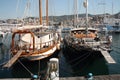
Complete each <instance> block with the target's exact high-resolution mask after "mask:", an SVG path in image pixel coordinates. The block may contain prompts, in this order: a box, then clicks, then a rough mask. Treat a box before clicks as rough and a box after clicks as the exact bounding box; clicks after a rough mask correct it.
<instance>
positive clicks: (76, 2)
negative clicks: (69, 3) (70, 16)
mask: <svg viewBox="0 0 120 80" xmlns="http://www.w3.org/2000/svg"><path fill="white" fill-rule="evenodd" d="M77 22H78V0H75V1H74V26H75V27H76V28H77V26H78V25H77Z"/></svg>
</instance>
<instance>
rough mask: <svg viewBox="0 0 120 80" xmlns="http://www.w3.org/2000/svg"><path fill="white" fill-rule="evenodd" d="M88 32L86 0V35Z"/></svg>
mask: <svg viewBox="0 0 120 80" xmlns="http://www.w3.org/2000/svg"><path fill="white" fill-rule="evenodd" d="M87 34H88V0H86V35H87Z"/></svg>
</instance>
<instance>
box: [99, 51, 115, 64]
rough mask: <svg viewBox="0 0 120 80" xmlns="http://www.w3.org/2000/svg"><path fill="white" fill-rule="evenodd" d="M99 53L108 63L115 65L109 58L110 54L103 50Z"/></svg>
mask: <svg viewBox="0 0 120 80" xmlns="http://www.w3.org/2000/svg"><path fill="white" fill-rule="evenodd" d="M100 51H101V53H102V55H103V56H104V58H105V59H106V61H107V62H108V63H116V62H115V60H114V59H113V58H112V57H111V56H110V54H109V53H108V52H107V51H103V50H100Z"/></svg>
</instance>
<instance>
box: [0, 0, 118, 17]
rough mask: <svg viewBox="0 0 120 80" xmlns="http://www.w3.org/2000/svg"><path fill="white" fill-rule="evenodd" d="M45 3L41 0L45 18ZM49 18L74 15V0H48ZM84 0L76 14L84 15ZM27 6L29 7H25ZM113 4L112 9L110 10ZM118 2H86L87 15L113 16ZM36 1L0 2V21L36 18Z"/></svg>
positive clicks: (111, 0)
mask: <svg viewBox="0 0 120 80" xmlns="http://www.w3.org/2000/svg"><path fill="white" fill-rule="evenodd" d="M45 1H46V0H42V11H43V12H42V14H43V16H45ZM48 1H49V16H51V15H53V16H59V15H70V14H74V6H73V5H74V4H73V1H75V0H48ZM83 1H84V0H78V2H77V4H78V10H77V12H78V13H85V8H84V7H83ZM27 4H29V7H28V6H27ZM112 4H113V9H112ZM119 4H120V0H88V13H90V14H103V13H110V14H112V13H113V14H115V13H118V12H119V11H120V5H119ZM38 14H39V13H38V0H0V19H11V18H24V17H26V16H34V17H38V16H39V15H38Z"/></svg>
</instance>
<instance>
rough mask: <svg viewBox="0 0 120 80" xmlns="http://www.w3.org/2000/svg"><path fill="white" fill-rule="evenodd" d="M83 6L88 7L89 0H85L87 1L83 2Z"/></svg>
mask: <svg viewBox="0 0 120 80" xmlns="http://www.w3.org/2000/svg"><path fill="white" fill-rule="evenodd" d="M83 6H84V7H85V8H87V6H88V1H87V0H85V1H84V2H83Z"/></svg>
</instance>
